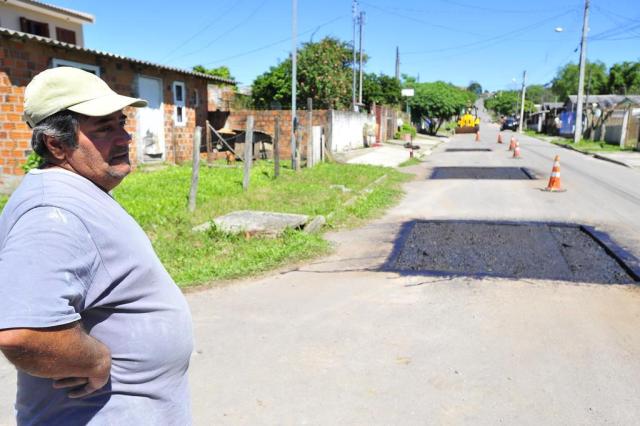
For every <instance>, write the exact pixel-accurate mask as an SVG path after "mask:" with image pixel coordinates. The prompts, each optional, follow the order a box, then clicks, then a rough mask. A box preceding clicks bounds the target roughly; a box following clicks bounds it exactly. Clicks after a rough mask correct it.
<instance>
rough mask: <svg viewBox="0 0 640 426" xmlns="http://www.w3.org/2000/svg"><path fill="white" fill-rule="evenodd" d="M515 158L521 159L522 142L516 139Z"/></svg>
mask: <svg viewBox="0 0 640 426" xmlns="http://www.w3.org/2000/svg"><path fill="white" fill-rule="evenodd" d="M513 158H515V159H517V160H519V159H520V158H522V157H520V143H519V142H518V141H516V146H515V147H514V148H513Z"/></svg>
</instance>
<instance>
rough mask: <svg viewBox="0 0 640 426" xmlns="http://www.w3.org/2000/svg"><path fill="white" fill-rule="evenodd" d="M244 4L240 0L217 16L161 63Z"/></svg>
mask: <svg viewBox="0 0 640 426" xmlns="http://www.w3.org/2000/svg"><path fill="white" fill-rule="evenodd" d="M242 2H243V0H239V1H238V2H235V3H234V4H233V5H232V6H231V7H230V8H228V9H227V10H225V11H224V12H222V13H221V14H220V15H216V17H215V18H214V19H213V20H211V21H210V22H209V23H207V24H206V25H205V26H204V27H202V29H200V30H198V31H196V32H195V33H194V34H193V35H192V36H191V37H189V38H187V39H186V40H185V41H183V42H182V43H180V44H179V45H178V46H177V47H176V48H175V49H173V50H172V51H170V52H169V53H167V55H166V56H165V57H164V58H163V59H162V61H161V62H164V61H166V60H168V59H169V58H170V57H171V55H173V54H174V53H175V52H177V51H178V50H179V49H180V48H181V47H183V46H185V45H186V44H187V43H189V42H190V41H191V40H193V39H194V38H196V37H197V36H199V35H200V34H202V33H203V32H205V31H206V30H208V29H209V28H210V27H211V26H212V25H213V24H215V23H218V22H220V20H221V19H222V18H224V17H225V16H227V15H228V14H229V13H230V12H231V11H233V10H234V9H235V8H236V7H237V6H238V5H240V4H241V3H242Z"/></svg>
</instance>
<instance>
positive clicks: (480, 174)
mask: <svg viewBox="0 0 640 426" xmlns="http://www.w3.org/2000/svg"><path fill="white" fill-rule="evenodd" d="M535 178H536V176H535V174H534V173H533V172H532V171H531V170H529V169H527V168H525V167H434V168H433V170H432V171H431V175H430V176H429V179H474V180H486V179H489V180H527V179H535Z"/></svg>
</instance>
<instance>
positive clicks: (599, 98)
mask: <svg viewBox="0 0 640 426" xmlns="http://www.w3.org/2000/svg"><path fill="white" fill-rule="evenodd" d="M583 99H585V100H586V96H585V97H583ZM625 99H628V100H629V101H631V102H632V103H634V104H640V95H589V103H597V104H599V105H600V106H603V107H605V108H611V107H612V106H615V105H618V104H619V103H620V102H622V101H624V100H625ZM569 101H570V102H571V103H572V104H575V103H576V102H578V95H569Z"/></svg>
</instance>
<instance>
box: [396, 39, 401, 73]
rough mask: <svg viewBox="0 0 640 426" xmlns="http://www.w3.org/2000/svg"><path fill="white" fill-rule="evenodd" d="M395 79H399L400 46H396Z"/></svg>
mask: <svg viewBox="0 0 640 426" xmlns="http://www.w3.org/2000/svg"><path fill="white" fill-rule="evenodd" d="M396 80H398V81H400V48H399V47H398V46H396Z"/></svg>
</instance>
